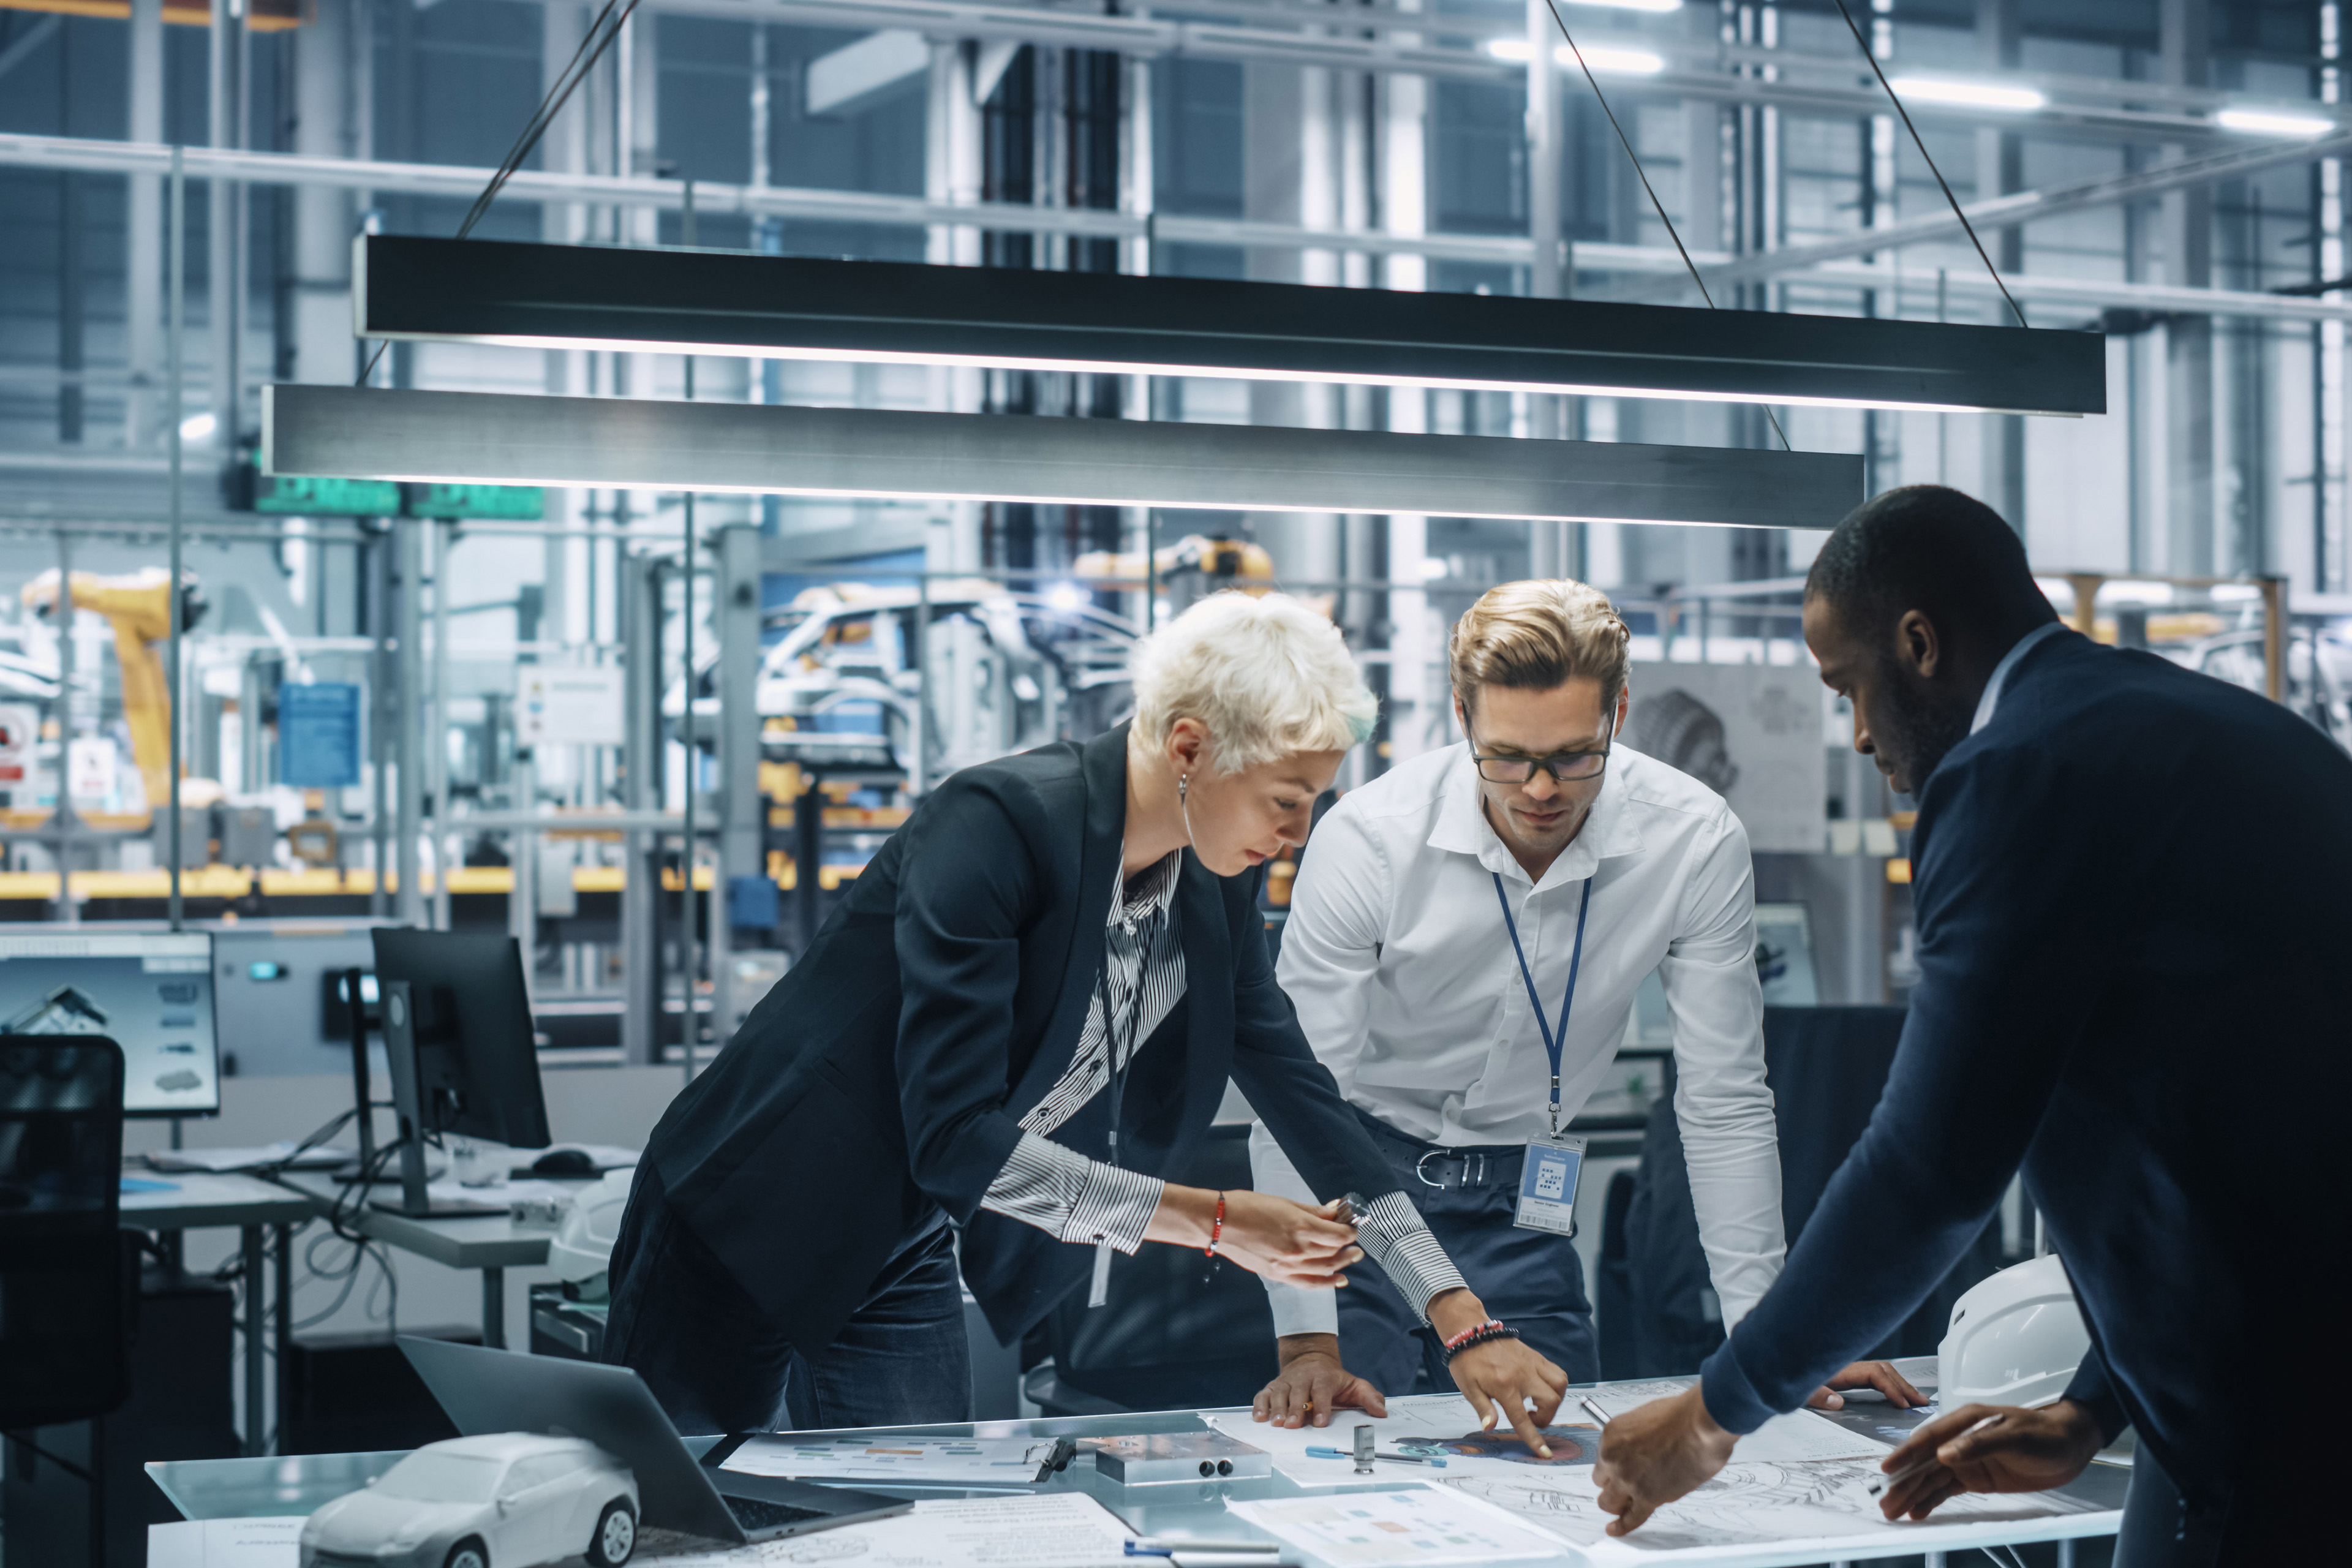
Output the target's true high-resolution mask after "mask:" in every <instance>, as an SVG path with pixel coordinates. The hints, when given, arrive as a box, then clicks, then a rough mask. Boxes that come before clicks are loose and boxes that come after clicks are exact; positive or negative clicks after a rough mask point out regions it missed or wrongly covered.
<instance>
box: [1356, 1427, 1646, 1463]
mask: <svg viewBox="0 0 2352 1568" xmlns="http://www.w3.org/2000/svg"><path fill="white" fill-rule="evenodd" d="M1541 1431H1542V1432H1543V1435H1544V1440H1545V1441H1546V1442H1548V1443H1549V1444H1550V1445H1551V1458H1549V1459H1547V1458H1543V1457H1542V1456H1541V1455H1539V1454H1538V1453H1537V1452H1535V1450H1533V1449H1532V1448H1529V1447H1528V1445H1527V1440H1526V1439H1525V1438H1523V1437H1521V1436H1519V1435H1518V1434H1517V1432H1514V1431H1512V1430H1511V1429H1510V1428H1508V1427H1507V1426H1506V1427H1498V1428H1496V1430H1494V1431H1492V1432H1465V1433H1464V1434H1463V1435H1462V1436H1459V1437H1400V1438H1398V1439H1396V1449H1397V1452H1399V1453H1401V1454H1412V1455H1416V1456H1419V1457H1420V1458H1431V1459H1442V1458H1447V1457H1449V1456H1452V1457H1455V1458H1465V1459H1502V1460H1506V1461H1507V1462H1508V1463H1510V1464H1514V1465H1544V1466H1560V1465H1590V1464H1591V1463H1592V1462H1593V1460H1595V1459H1597V1458H1600V1457H1601V1434H1600V1432H1599V1431H1598V1430H1597V1429H1595V1428H1593V1427H1591V1426H1546V1427H1543V1428H1541Z"/></svg>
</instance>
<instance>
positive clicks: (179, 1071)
mask: <svg viewBox="0 0 2352 1568" xmlns="http://www.w3.org/2000/svg"><path fill="white" fill-rule="evenodd" d="M212 972H213V939H212V937H211V935H210V934H209V933H207V932H205V931H174V932H169V933H166V932H161V931H134V932H121V933H117V932H101V931H91V932H89V933H87V934H84V933H81V932H61V931H54V930H52V931H45V932H43V933H42V934H40V935H38V936H16V935H0V1034H9V1035H104V1036H106V1037H108V1038H109V1039H111V1040H112V1041H114V1043H115V1044H117V1045H119V1046H121V1047H122V1066H123V1079H122V1083H123V1089H122V1108H123V1110H124V1111H125V1112H126V1113H127V1114H129V1115H131V1116H207V1115H210V1114H212V1113H213V1112H215V1111H216V1110H219V1109H220V1052H219V1048H218V1042H217V1040H216V1037H215V1033H214V1028H213V973H212Z"/></svg>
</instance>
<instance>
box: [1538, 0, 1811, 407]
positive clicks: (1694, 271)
mask: <svg viewBox="0 0 2352 1568" xmlns="http://www.w3.org/2000/svg"><path fill="white" fill-rule="evenodd" d="M1544 8H1545V9H1546V10H1548V11H1549V12H1550V13H1551V19H1552V24H1553V25H1554V26H1557V27H1559V36H1560V37H1563V38H1565V39H1567V40H1568V52H1569V53H1570V54H1571V55H1574V56H1575V57H1576V68H1577V69H1579V70H1580V71H1582V72H1583V73H1584V79H1585V82H1586V83H1587V85H1589V86H1590V87H1591V89H1592V96H1593V98H1594V100H1597V101H1598V102H1599V103H1600V105H1601V113H1603V114H1605V115H1607V116H1608V117H1609V129H1610V130H1612V131H1614V132H1617V142H1618V145H1619V146H1621V147H1622V148H1624V149H1625V156H1626V157H1628V158H1630V159H1631V160H1633V174H1634V177H1635V178H1637V179H1639V180H1640V181H1641V182H1642V189H1643V192H1644V193H1645V194H1646V195H1648V196H1649V198H1650V205H1651V207H1652V208H1653V209H1654V211H1655V212H1656V213H1657V215H1658V221H1659V222H1660V223H1662V224H1664V225H1665V226H1666V237H1667V238H1668V239H1671V240H1673V241H1674V242H1675V253H1676V254H1677V255H1679V256H1681V258H1683V266H1684V267H1685V268H1687V269H1688V270H1689V272H1690V277H1691V281H1692V282H1694V283H1696V284H1697V285H1698V297H1699V298H1700V299H1702V300H1706V308H1707V309H1708V310H1720V309H1721V308H1722V307H1720V306H1718V305H1717V303H1716V302H1715V296H1714V295H1712V294H1710V293H1708V292H1707V291H1706V279H1704V278H1701V277H1700V276H1699V275H1698V264H1697V263H1696V262H1695V261H1693V260H1692V259H1691V253H1690V249H1689V247H1686V246H1685V245H1684V244H1683V237H1682V235H1681V233H1680V232H1679V231H1677V230H1676V229H1675V220H1674V219H1672V218H1670V217H1668V216H1666V204H1665V203H1664V202H1662V201H1660V200H1659V199H1658V193H1657V191H1656V190H1655V188H1654V187H1653V186H1652V185H1651V184H1650V172H1649V171H1648V170H1647V169H1644V168H1643V167H1642V155H1641V154H1640V153H1636V152H1634V151H1633V139H1632V138H1630V137H1628V136H1627V135H1626V134H1625V128H1624V127H1623V126H1622V125H1620V124H1618V123H1617V111H1616V110H1613V109H1612V108H1610V107H1609V95H1608V94H1607V93H1604V92H1602V91H1601V83H1600V81H1599V79H1597V78H1595V77H1594V76H1593V74H1592V68H1591V66H1589V65H1587V64H1586V63H1585V60H1584V51H1583V50H1582V49H1580V48H1578V47H1576V37H1575V36H1574V35H1573V34H1571V33H1570V31H1569V30H1568V19H1567V18H1566V17H1564V16H1561V15H1560V14H1559V0H1544ZM1538 69H1543V70H1549V69H1550V66H1549V62H1538ZM1536 243H1537V244H1538V245H1541V244H1543V243H1544V237H1543V236H1541V235H1538V236H1536ZM1764 417H1765V418H1767V419H1769V420H1770V421H1771V423H1772V434H1774V435H1775V436H1778V437H1780V449H1781V450H1782V451H1784V452H1792V451H1794V450H1796V448H1795V447H1791V446H1790V445H1789V433H1788V432H1787V431H1786V430H1783V429H1781V428H1780V416H1778V415H1776V414H1774V413H1773V412H1772V410H1771V408H1770V406H1769V405H1764Z"/></svg>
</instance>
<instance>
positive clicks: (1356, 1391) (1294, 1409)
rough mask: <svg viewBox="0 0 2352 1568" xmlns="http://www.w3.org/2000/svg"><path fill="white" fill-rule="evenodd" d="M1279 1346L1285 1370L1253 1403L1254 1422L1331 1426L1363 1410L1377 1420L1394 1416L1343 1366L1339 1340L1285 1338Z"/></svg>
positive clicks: (1302, 1336) (1327, 1336) (1316, 1336)
mask: <svg viewBox="0 0 2352 1568" xmlns="http://www.w3.org/2000/svg"><path fill="white" fill-rule="evenodd" d="M1279 1344H1280V1345H1281V1347H1282V1370H1281V1371H1280V1372H1278V1373H1276V1374H1275V1378H1274V1381H1273V1382H1272V1383H1269V1384H1266V1385H1265V1387H1264V1388H1262V1389H1260V1390H1259V1391H1258V1396H1257V1398H1256V1399H1255V1400H1253V1401H1252V1402H1251V1404H1250V1419H1252V1420H1253V1421H1271V1422H1273V1423H1274V1424H1275V1425H1276V1426H1307V1424H1308V1423H1309V1422H1312V1423H1313V1424H1314V1425H1315V1426H1329V1425H1331V1416H1332V1413H1333V1412H1335V1411H1339V1410H1360V1411H1362V1412H1363V1413H1364V1414H1365V1415H1370V1416H1371V1417H1372V1418H1373V1419H1375V1420H1378V1419H1379V1418H1380V1417H1381V1416H1383V1415H1387V1414H1388V1413H1389V1407H1388V1402H1387V1401H1386V1400H1384V1399H1382V1398H1381V1391H1380V1390H1379V1389H1377V1388H1374V1387H1373V1386H1372V1385H1371V1384H1369V1383H1366V1382H1365V1381H1364V1380H1363V1379H1362V1378H1360V1377H1358V1376H1357V1375H1356V1374H1355V1373H1351V1372H1349V1370H1348V1369H1347V1368H1346V1367H1345V1366H1343V1365H1342V1364H1340V1361H1339V1335H1337V1334H1285V1335H1284V1336H1283V1337H1282V1339H1281V1340H1280V1341H1279Z"/></svg>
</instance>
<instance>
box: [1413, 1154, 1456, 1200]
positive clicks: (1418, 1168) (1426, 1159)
mask: <svg viewBox="0 0 2352 1568" xmlns="http://www.w3.org/2000/svg"><path fill="white" fill-rule="evenodd" d="M1440 1158H1444V1159H1449V1160H1450V1159H1452V1158H1453V1156H1452V1155H1450V1154H1447V1153H1446V1152H1445V1151H1444V1150H1443V1149H1432V1150H1429V1151H1427V1152H1425V1153H1423V1155H1422V1157H1421V1158H1420V1159H1418V1160H1415V1161H1414V1162H1413V1163H1412V1173H1413V1174H1414V1175H1415V1176H1417V1177H1419V1178H1420V1179H1421V1184H1422V1185H1423V1186H1424V1187H1435V1188H1436V1189H1437V1190H1438V1191H1439V1192H1441V1193H1442V1192H1444V1190H1445V1184H1444V1182H1433V1181H1431V1180H1430V1179H1429V1173H1427V1172H1426V1171H1423V1169H1422V1167H1423V1165H1426V1164H1428V1163H1430V1162H1431V1161H1432V1160H1435V1159H1440Z"/></svg>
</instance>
